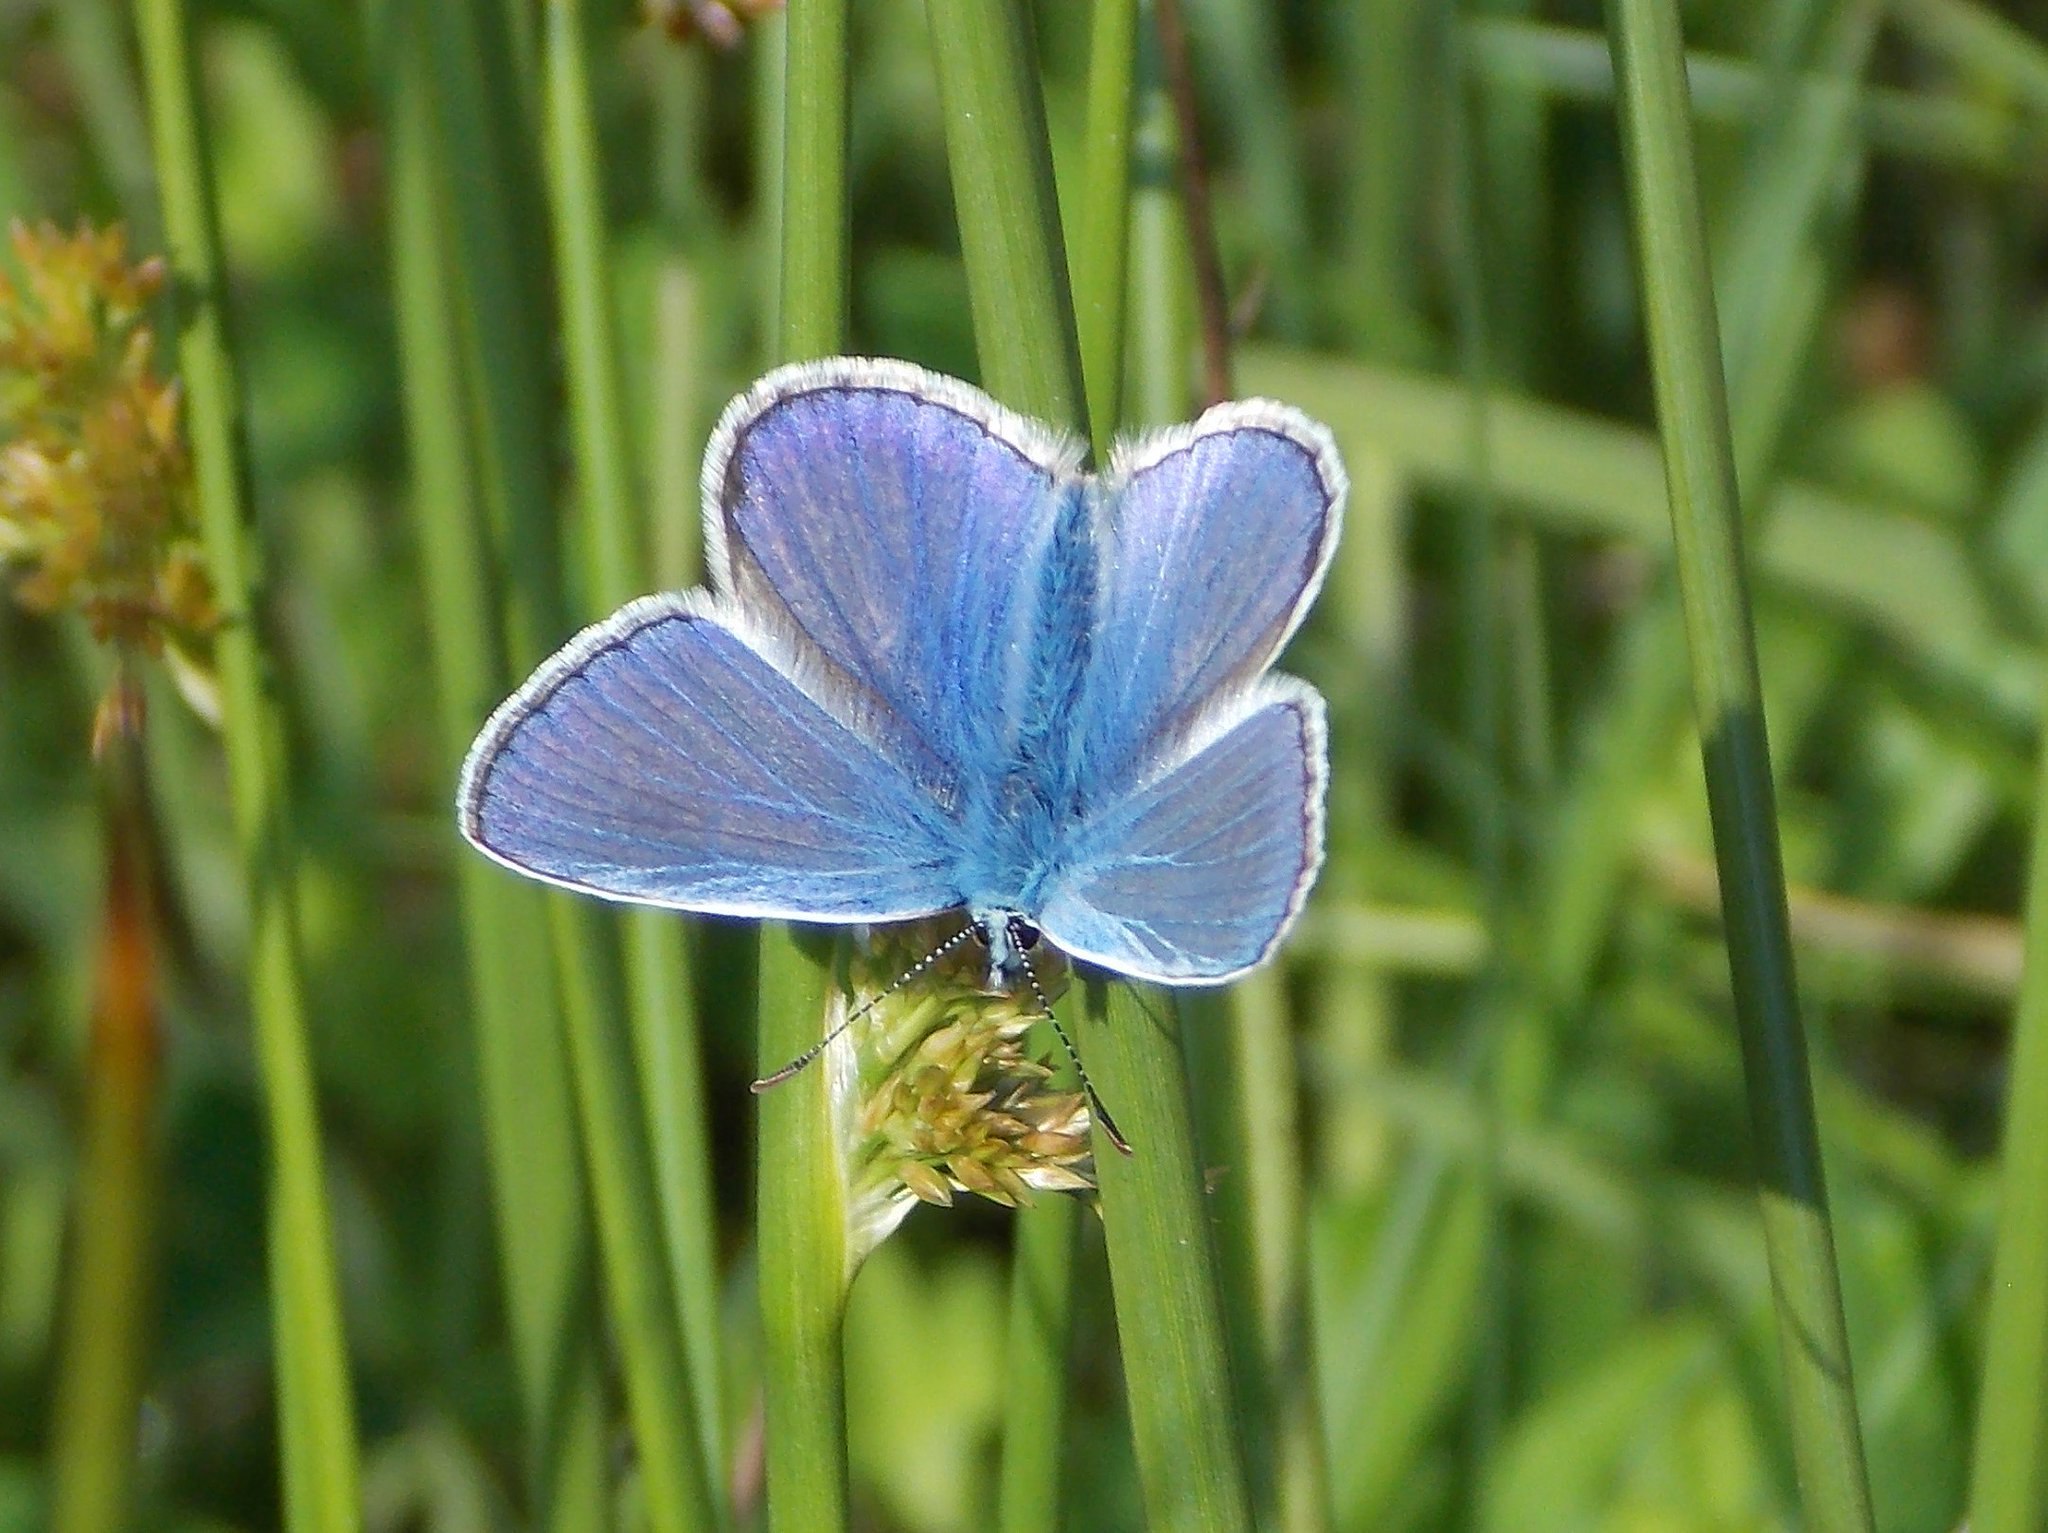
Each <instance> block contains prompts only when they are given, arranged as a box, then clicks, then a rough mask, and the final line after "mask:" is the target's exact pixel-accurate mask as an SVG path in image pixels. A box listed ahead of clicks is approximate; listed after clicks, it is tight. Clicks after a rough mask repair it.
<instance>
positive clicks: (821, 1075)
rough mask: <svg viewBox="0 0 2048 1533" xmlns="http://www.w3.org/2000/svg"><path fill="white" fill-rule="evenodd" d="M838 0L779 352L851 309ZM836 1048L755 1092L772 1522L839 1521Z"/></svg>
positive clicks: (808, 1529)
mask: <svg viewBox="0 0 2048 1533" xmlns="http://www.w3.org/2000/svg"><path fill="white" fill-rule="evenodd" d="M848 23H849V18H848V13H847V3H846V0H790V3H789V7H788V14H787V16H786V18H785V21H784V24H783V25H784V28H785V31H784V34H783V35H784V48H785V55H784V56H785V60H786V67H785V71H784V75H783V85H782V93H781V96H780V99H779V100H777V101H775V102H773V104H774V105H776V106H779V107H781V108H782V111H781V120H780V122H779V123H775V124H773V126H772V128H771V129H770V131H773V132H775V136H776V137H777V138H778V139H779V141H780V143H781V145H782V153H781V156H780V161H779V163H780V174H781V188H780V190H781V198H780V207H781V214H780V220H779V225H778V229H777V241H778V245H779V251H780V266H779V269H780V271H781V277H782V280H781V286H780V291H779V293H778V295H777V297H776V300H775V304H776V329H775V334H776V337H777V343H776V350H777V352H778V354H779V355H780V357H781V359H782V360H783V361H797V360H801V359H806V358H814V357H824V356H831V355H833V354H834V353H836V352H838V351H839V350H840V349H841V348H842V347H844V346H845V344H846V326H847V314H848V311H849V298H848V280H849V256H848V223H847V163H846V124H847V99H848V98H847V91H848V75H849V71H850V64H851V58H850V52H849V49H850V46H851V37H850V34H849V31H848ZM833 946H834V943H833V940H832V939H829V938H823V937H819V936H817V935H816V934H810V933H804V932H802V931H801V930H799V929H797V928H793V927H789V926H784V925H774V926H769V927H765V928H764V929H763V930H762V933H761V949H760V952H761V971H760V972H761V979H760V998H759V1011H760V1015H759V1022H758V1029H757V1031H758V1035H759V1048H760V1055H759V1059H760V1068H761V1072H762V1074H763V1075H766V1074H768V1073H769V1072H771V1071H773V1070H776V1069H779V1068H780V1067H781V1066H782V1065H783V1064H784V1063H786V1062H787V1061H789V1060H791V1059H794V1058H796V1057H797V1056H798V1055H799V1054H801V1053H803V1052H804V1051H805V1050H806V1049H808V1048H810V1047H811V1046H812V1045H813V1044H814V1043H815V1042H816V1041H817V1038H818V1028H819V1026H820V1025H821V1022H822V1020H823V1018H824V1016H825V999H826V996H827V994H828V989H829V986H830V985H831V983H832V978H833V963H832V952H833ZM829 1066H830V1061H829V1060H827V1061H821V1062H820V1064H819V1065H818V1066H816V1067H813V1068H812V1069H809V1070H805V1071H803V1072H801V1073H799V1074H798V1075H797V1076H796V1077H795V1078H794V1079H792V1080H788V1081H785V1082H783V1083H782V1084H781V1085H780V1086H778V1087H776V1088H775V1089H774V1090H773V1091H770V1092H768V1093H767V1094H765V1095H764V1096H763V1097H762V1098H761V1100H760V1116H759V1150H758V1162H757V1166H758V1169H757V1173H756V1184H757V1185H756V1191H755V1197H756V1199H757V1205H758V1206H757V1211H756V1233H757V1238H758V1240H759V1242H760V1284H761V1327H762V1333H763V1335H762V1358H761V1372H762V1390H763V1395H764V1399H765V1405H766V1409H767V1494H768V1526H769V1527H770V1528H771V1529H773V1530H776V1533H837V1530H841V1529H844V1528H845V1527H846V1526H847V1517H848V1480H847V1452H846V1372H845V1345H844V1344H845V1326H846V1291H847V1285H848V1283H849V1282H850V1281H851V1279H852V1276H853V1274H852V1271H851V1270H850V1263H849V1262H848V1260H847V1224H846V1186H845V1182H844V1179H843V1177H842V1176H841V1173H840V1157H839V1149H838V1139H837V1134H836V1130H835V1127H834V1123H833V1116H832V1102H831V1084H832V1082H831V1071H830V1068H829Z"/></svg>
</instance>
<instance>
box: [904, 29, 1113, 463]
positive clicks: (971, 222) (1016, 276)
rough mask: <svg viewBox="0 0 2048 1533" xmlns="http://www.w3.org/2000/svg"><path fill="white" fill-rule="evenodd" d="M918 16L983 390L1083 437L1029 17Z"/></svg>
mask: <svg viewBox="0 0 2048 1533" xmlns="http://www.w3.org/2000/svg"><path fill="white" fill-rule="evenodd" d="M925 15H926V17H927V19H928V21H929V23H930V26H931V35H932V54H933V59H934V61H935V63H936V65H937V68H938V76H939V100H940V106H941V110H942V111H943V112H944V115H945V122H946V159H947V162H948V164H949V165H950V166H951V168H952V178H953V205H954V208H955V211H956V213H957V215H958V218H959V222H960V249H961V254H962V255H963V257H964V258H965V261H966V265H967V297H968V301H969V303H970V304H971V305H972V307H973V310H974V335H975V342H976V351H977V353H978V354H979V356H980V358H981V374H982V382H983V384H984V385H985V386H986V387H987V388H988V390H989V392H990V393H992V394H994V395H995V396H996V397H997V398H998V399H1000V400H1002V401H1003V402H1004V403H1005V404H1007V405H1009V406H1011V407H1012V408H1014V409H1018V410H1022V411H1023V412H1024V413H1025V414H1027V415H1033V416H1036V417H1037V418H1038V419H1040V420H1046V421H1051V422H1053V423H1054V424H1055V425H1058V426H1063V427H1066V428H1068V429H1071V430H1086V429H1087V426H1088V418H1087V412H1086V407H1085V395H1084V393H1083V387H1084V385H1083V382H1082V376H1081V353H1080V343H1079V340H1078V339H1077V336H1076V332H1075V327H1074V305H1073V296H1072V291H1071V289H1070V288H1069V286H1068V282H1067V254H1066V242H1065V240H1064V238H1063V236H1062V234H1061V230H1060V218H1059V203H1058V200H1057V198H1056V196H1055V195H1054V191H1053V174H1052V153H1051V149H1050V147H1049V145H1048V143H1047V140H1046V131H1045V102H1044V100H1043V98H1042V96H1041V94H1040V88H1039V81H1038V61H1037V53H1036V46H1035V44H1034V41H1033V38H1032V35H1031V16H1030V12H1029V11H1028V10H1026V9H1025V8H1024V7H1023V6H1021V5H1018V4H1016V3H1015V0H989V3H986V4H983V5H975V6H962V5H953V4H949V3H947V0H930V3H929V4H927V6H926V7H925ZM1091 232H1100V231H1091Z"/></svg>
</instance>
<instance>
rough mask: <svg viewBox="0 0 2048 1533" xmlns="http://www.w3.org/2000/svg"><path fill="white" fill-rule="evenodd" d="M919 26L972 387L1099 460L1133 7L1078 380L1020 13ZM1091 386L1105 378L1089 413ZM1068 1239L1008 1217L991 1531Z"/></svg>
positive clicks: (1105, 423) (1023, 1461) (1051, 1423)
mask: <svg viewBox="0 0 2048 1533" xmlns="http://www.w3.org/2000/svg"><path fill="white" fill-rule="evenodd" d="M926 16H927V18H928V20H929V24H930V27H931V33H932V48H933V56H934V62H935V64H936V67H937V70H938V76H939V94H940V99H941V102H942V105H943V107H944V109H945V113H946V151H947V159H948V162H949V164H950V166H951V169H952V179H953V188H954V201H955V204H956V206H957V209H958V214H959V220H960V244H961V249H962V251H963V253H964V255H965V257H966V265H967V286H968V296H969V300H970V302H971V303H972V306H973V310H974V330H975V338H976V341H977V349H978V351H979V353H980V358H981V369H982V381H983V383H984V384H985V385H986V386H987V388H988V389H989V391H990V392H991V393H993V394H994V395H996V396H997V397H998V398H1000V399H1002V400H1004V401H1005V402H1006V403H1008V404H1010V405H1012V406H1014V407H1015V408H1017V409H1020V410H1024V411H1027V412H1028V413H1030V414H1033V415H1036V416H1038V417H1040V418H1042V419H1045V420H1049V421H1052V422H1054V423H1055V424H1058V425H1062V426H1068V427H1073V428H1077V429H1086V430H1087V431H1088V432H1089V435H1090V438H1091V440H1092V442H1093V444H1094V447H1095V451H1096V452H1097V454H1098V455H1102V454H1105V453H1106V452H1107V451H1108V446H1109V442H1110V440H1111V439H1112V438H1113V437H1114V436H1115V433H1116V428H1117V425H1118V424H1119V422H1118V419H1117V414H1116V404H1115V401H1116V398H1117V389H1116V387H1115V380H1117V379H1118V377H1119V375H1120V374H1121V371H1122V366H1123V321H1124V314H1125V310H1126V300H1125V260H1126V250H1127V243H1126V242H1127V230H1128V227H1129V201H1130V161H1129V156H1130V146H1129V132H1130V110H1131V90H1132V69H1133V65H1134V56H1135V44H1136V34H1137V20H1136V5H1135V3H1134V0H1107V3H1105V4H1104V5H1103V6H1102V7H1100V9H1099V10H1098V12H1097V14H1096V23H1095V28H1094V36H1093V41H1092V49H1093V51H1092V54H1091V57H1090V61H1089V67H1090V82H1089V146H1088V177H1089V180H1088V185H1087V189H1086V191H1085V193H1084V195H1085V197H1086V200H1087V203H1086V205H1087V212H1086V214H1085V217H1086V218H1087V220H1088V233H1089V243H1088V245H1087V246H1086V247H1085V248H1083V249H1080V250H1077V251H1076V252H1075V255H1076V259H1077V265H1076V267H1075V268H1074V279H1075V281H1076V282H1077V283H1079V284H1080V285H1081V287H1082V291H1083V292H1084V293H1085V295H1086V296H1085V299H1084V304H1085V320H1084V322H1085V324H1086V326H1087V337H1088V345H1087V352H1086V357H1087V365H1088V367H1089V369H1090V370H1091V375H1090V376H1089V377H1088V378H1087V379H1086V380H1085V381H1084V379H1083V376H1082V359H1083V350H1082V347H1081V344H1080V342H1079V340H1078V338H1077V331H1076V319H1075V312H1074V306H1073V299H1072V294H1071V290H1070V289H1069V287H1068V266H1067V255H1066V249H1065V242H1064V239H1063V238H1062V234H1061V229H1060V220H1059V209H1058V204H1057V202H1056V200H1055V198H1054V195H1053V186H1052V158H1051V152H1050V146H1049V145H1048V143H1047V140H1046V135H1045V108H1044V103H1043V101H1042V99H1041V97H1040V94H1039V83H1038V71H1037V62H1036V59H1035V57H1034V50H1033V46H1032V38H1031V34H1030V21H1029V17H1028V14H1027V13H1026V12H1025V10H1024V9H1023V8H1022V7H1020V6H1016V5H1013V4H1010V3H1008V0H1004V3H1001V4H998V5H993V6H986V7H979V8H970V7H962V6H958V5H954V4H952V3H950V0H933V3H932V4H930V5H929V6H928V7H927V8H926ZM1098 380H1110V381H1109V382H1108V383H1106V384H1105V393H1104V394H1103V395H1102V396H1101V401H1100V402H1096V401H1097V396H1096V394H1095V393H1094V388H1095V385H1096V383H1097V382H1098ZM1091 402H1096V407H1095V408H1094V409H1093V411H1092V412H1091V410H1090V409H1089V404H1090V403H1091ZM1077 1236H1078V1214H1077V1210H1076V1209H1075V1208H1074V1207H1073V1206H1072V1204H1071V1200H1069V1199H1065V1198H1060V1199H1053V1200H1050V1201H1049V1203H1048V1204H1047V1206H1042V1207H1039V1208H1034V1209H1030V1210H1028V1211H1026V1212H1025V1213H1023V1214H1022V1215H1021V1216H1020V1219H1019V1223H1018V1228H1017V1238H1016V1249H1015V1251H1014V1254H1013V1256H1012V1259H1011V1276H1010V1285H1011V1286H1010V1329H1009V1336H1008V1341H1007V1344H1006V1351H1005V1358H1004V1362H1005V1368H1004V1375H1005V1378H1006V1380H1007V1388H1006V1395H1007V1398H1006V1404H1005V1409H1004V1412H1003V1415H1004V1432H1003V1448H1002V1477H1001V1485H1000V1490H999V1503H998V1504H999V1521H1000V1526H1001V1527H1002V1529H1003V1530H1004V1533H1044V1530H1050V1529H1053V1528H1056V1527H1057V1526H1058V1523H1059V1508H1060V1496H1059V1474H1058V1466H1059V1459H1060V1450H1061V1440H1062V1437H1063V1435H1064V1429H1065V1424H1066V1393H1067V1390H1066V1383H1067V1352H1068V1347H1069V1345H1070V1343H1071V1340H1072V1330H1073V1302H1074V1301H1073V1276H1074V1252H1075V1242H1076V1239H1077Z"/></svg>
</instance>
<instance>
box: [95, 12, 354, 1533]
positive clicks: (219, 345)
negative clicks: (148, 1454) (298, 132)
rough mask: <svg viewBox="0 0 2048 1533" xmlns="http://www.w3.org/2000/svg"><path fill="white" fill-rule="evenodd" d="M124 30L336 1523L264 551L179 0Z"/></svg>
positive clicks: (288, 1295)
mask: <svg viewBox="0 0 2048 1533" xmlns="http://www.w3.org/2000/svg"><path fill="white" fill-rule="evenodd" d="M136 28H137V32H138V34H139V35H140V38H141V43H142V64H143V76H144V81H145V84H146V87H147V93H148V97H149V118H150V132H151V138H152V140H153V142H154V145H155V149H156V164H157V182H158V187H159V190H160V193H161V196H162V198H163V215H164V234H165V240H166V243H167V245H168V253H169V256H170V260H171V265H172V269H173V272H174V274H175V278H176V281H177V283H178V287H179V297H180V299H181V301H182V307H183V308H184V311H185V312H184V316H183V318H184V328H183V330H182V332H181V333H180V336H179V342H178V368H179V373H180V376H181V378H182V380H183V384H184V388H185V397H186V401H187V416H186V421H187V429H188V431H189V434H190V437H191V443H192V462H193V470H194V474H195V478H196V481H197V486H198V501H199V519H200V526H201V531H202V534H203V537H204V541H205V547H206V556H207V563H208V566H209V573H210V574H211V576H212V579H213V586H214V590H215V591H216V592H217V593H218V595H219V599H220V601H221V604H222V606H223V607H224V608H225V609H226V611H227V612H228V613H229V614H230V615H231V618H232V620H231V621H230V622H229V623H228V624H227V626H226V627H225V628H224V629H223V630H222V632H221V634H220V636H219V638H218V641H217V646H216V663H217V664H218V666H219V671H220V681H221V705H222V735H223V737H224V743H225V745H226V750H227V764H228V787H229V794H230V798H231V800H232V804H233V809H234V822H235V834H236V838H237V840H238V841H239V843H240V853H241V859H242V876H243V880H244V884H245V887H246V890H247V896H248V920H249V926H250V933H249V966H250V968H249V1000H250V1006H251V1009H252V1011H253V1012H254V1016H255V1028H256V1048H257V1056H258V1059H259V1062H260V1065H261V1069H262V1077H263V1101H264V1112H265V1118H266V1126H267V1129H268V1133H269V1148H270V1177H269V1182H270V1185H269V1194H268V1197H269V1225H268V1239H269V1260H270V1278H271V1295H270V1303H271V1320H272V1336H273V1340H274V1345H275V1347H276V1365H277V1388H278V1418H279V1436H280V1439H281V1441H282V1445H283V1459H284V1507H285V1520H286V1523H287V1525H288V1526H289V1527H290V1528H291V1529H292V1530H293V1533H344V1530H349V1529H353V1528H355V1527H357V1526H358V1525H359V1523H360V1519H361V1510H360V1506H359V1503H358V1490H357V1484H358V1479H359V1468H358V1456H357V1447H356V1426H355V1396H354V1390H353V1387H352V1385H351V1382H350V1378H349V1359H348V1348H347V1343H346V1340H345V1337H344V1333H343V1329H342V1320H341V1296H340V1288H339V1283H338V1282H337V1280H336V1276H335V1269H334V1246H333V1235H332V1229H331V1221H330V1219H329V1217H328V1207H327V1188H326V1181H325V1169H324V1156H323V1153H322V1149H321V1144H320V1117H319V1103H318V1098H317V1095H316V1092H315V1089H314V1084H313V1062H312V1054H311V1049H310V1046H309V1042H308V1035H307V1026H306V1008H305V996H304V986H303V982H302V978H301V974H300V964H299V935H298V919H297V893H296V890H295V888H294V871H295V860H296V853H295V845H294V842H293V839H292V832H291V825H290V815H289V812H288V794H287V792H286V786H285V769H284V759H283V742H284V728H283V721H282V719H281V718H280V716H279V712H278V709H277V705H276V702H275V699H274V696H273V695H272V693H271V692H270V691H269V689H268V687H267V684H266V670H267V667H268V661H267V659H266V657H265V655H264V652H263V638H262V634H263V626H264V618H265V614H264V612H263V611H262V610H261V609H260V608H259V606H258V604H257V603H258V593H259V592H261V591H262V589H263V585H262V580H261V570H262V566H263V560H262V555H261V551H260V550H259V549H258V547H257V546H256V543H255V540H254V536H253V528H254V522H253V518H252V515H251V512H252V507H251V505H250V503H249V497H248V483H249V480H248V465H247V462H246V460H245V458H244V455H243V454H244V445H243V440H242V428H241V396H240V385H239V383H238V381H237V378H236V372H235V358H234V353H233V351H232V350H231V348H230V346H229V343H228V333H227V315H226V312H225V309H226V303H227V274H226V267H225V265H224V263H223V262H222V260H221V253H220V240H219V235H218V232H217V231H218V224H217V222H216V216H215V208H214V192H213V173H212V164H211V160H210V159H209V156H208V150H207V139H206V130H205V126H204V122H203V120H202V117H201V115H200V111H199V103H198V100H197V83H196V82H197V78H198V77H197V74H196V72H195V69H194V59H193V48H192V34H191V30H190V18H189V16H188V13H187V11H186V8H185V5H184V3H183V0H138V3H137V6H136Z"/></svg>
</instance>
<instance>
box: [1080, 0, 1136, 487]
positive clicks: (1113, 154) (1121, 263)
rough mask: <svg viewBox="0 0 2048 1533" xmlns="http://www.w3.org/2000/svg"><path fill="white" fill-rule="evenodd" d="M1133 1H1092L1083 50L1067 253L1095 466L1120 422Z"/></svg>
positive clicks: (1132, 85) (1133, 59) (1133, 67)
mask: <svg viewBox="0 0 2048 1533" xmlns="http://www.w3.org/2000/svg"><path fill="white" fill-rule="evenodd" d="M1137 57H1138V0H1100V3H1098V4H1097V5H1096V7H1095V19H1094V28H1093V31H1092V33H1091V35H1090V38H1089V46H1088V162H1087V180H1086V183H1085V185H1084V188H1083V191H1082V214H1081V229H1080V232H1079V236H1078V238H1077V239H1076V241H1075V244H1074V247H1073V249H1072V250H1070V251H1069V252H1068V256H1069V259H1070V260H1071V262H1072V264H1073V291H1074V311H1075V312H1074V318H1075V324H1076V327H1077V329H1078V333H1079V336H1080V348H1081V372H1082V375H1083V382H1084V383H1085V385H1086V387H1087V391H1088V436H1089V441H1090V443H1091V444H1092V445H1093V447H1094V449H1095V456H1096V458H1097V459H1098V460H1100V459H1102V458H1103V457H1104V456H1105V455H1106V454H1107V453H1108V451H1109V444H1110V442H1111V440H1112V439H1114V437H1115V436H1116V432H1117V428H1118V426H1120V425H1121V424H1122V421H1123V376H1124V314H1125V312H1126V307H1127V302H1128V297H1127V283H1126V281H1125V277H1126V273H1127V271H1128V267H1129V256H1130V230H1131V158H1132V157H1131V100H1132V96H1133V94H1134V91H1135V87H1136V77H1137Z"/></svg>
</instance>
